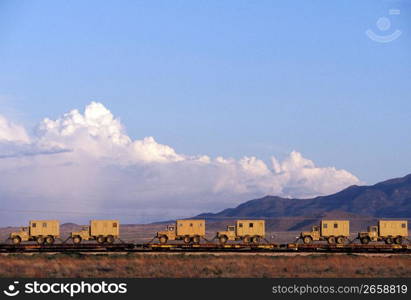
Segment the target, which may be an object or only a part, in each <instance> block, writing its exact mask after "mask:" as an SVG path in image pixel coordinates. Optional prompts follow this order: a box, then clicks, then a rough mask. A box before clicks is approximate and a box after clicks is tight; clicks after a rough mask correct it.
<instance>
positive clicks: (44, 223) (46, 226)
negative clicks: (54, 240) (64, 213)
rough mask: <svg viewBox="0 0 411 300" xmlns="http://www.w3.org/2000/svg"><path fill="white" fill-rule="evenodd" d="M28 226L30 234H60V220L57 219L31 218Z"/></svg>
mask: <svg viewBox="0 0 411 300" xmlns="http://www.w3.org/2000/svg"><path fill="white" fill-rule="evenodd" d="M29 226H30V235H31V236H39V235H41V236H47V235H51V236H56V237H58V236H60V222H59V221H57V220H31V221H30V223H29Z"/></svg>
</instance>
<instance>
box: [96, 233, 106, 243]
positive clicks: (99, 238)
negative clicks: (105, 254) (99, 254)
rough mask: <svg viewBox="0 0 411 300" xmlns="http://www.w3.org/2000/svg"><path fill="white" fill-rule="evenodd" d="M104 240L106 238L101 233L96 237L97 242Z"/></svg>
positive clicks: (103, 241)
mask: <svg viewBox="0 0 411 300" xmlns="http://www.w3.org/2000/svg"><path fill="white" fill-rule="evenodd" d="M105 242H106V238H105V237H104V236H102V235H100V236H98V237H97V243H99V244H104V243H105Z"/></svg>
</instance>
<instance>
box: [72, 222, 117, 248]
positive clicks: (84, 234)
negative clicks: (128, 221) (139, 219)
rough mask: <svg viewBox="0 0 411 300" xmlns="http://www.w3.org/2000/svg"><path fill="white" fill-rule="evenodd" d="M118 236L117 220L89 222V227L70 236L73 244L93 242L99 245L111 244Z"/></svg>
mask: <svg viewBox="0 0 411 300" xmlns="http://www.w3.org/2000/svg"><path fill="white" fill-rule="evenodd" d="M119 236H120V222H119V221H118V220H91V221H90V226H84V227H83V228H82V230H80V231H77V232H72V233H71V234H70V237H71V239H72V240H73V243H74V244H80V243H81V241H83V240H84V241H90V240H95V241H97V243H99V244H104V243H108V244H112V243H114V241H115V239H116V238H118V237H119Z"/></svg>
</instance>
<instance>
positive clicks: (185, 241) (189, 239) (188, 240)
mask: <svg viewBox="0 0 411 300" xmlns="http://www.w3.org/2000/svg"><path fill="white" fill-rule="evenodd" d="M183 242H184V244H186V245H188V244H190V242H191V238H190V237H189V236H188V235H186V236H185V237H184V238H183Z"/></svg>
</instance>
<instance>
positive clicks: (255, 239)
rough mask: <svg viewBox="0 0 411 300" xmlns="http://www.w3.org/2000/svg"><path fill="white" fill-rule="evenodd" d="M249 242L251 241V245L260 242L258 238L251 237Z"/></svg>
mask: <svg viewBox="0 0 411 300" xmlns="http://www.w3.org/2000/svg"><path fill="white" fill-rule="evenodd" d="M251 240H252V242H253V244H258V243H259V242H260V237H258V236H253V238H252V239H251Z"/></svg>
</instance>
